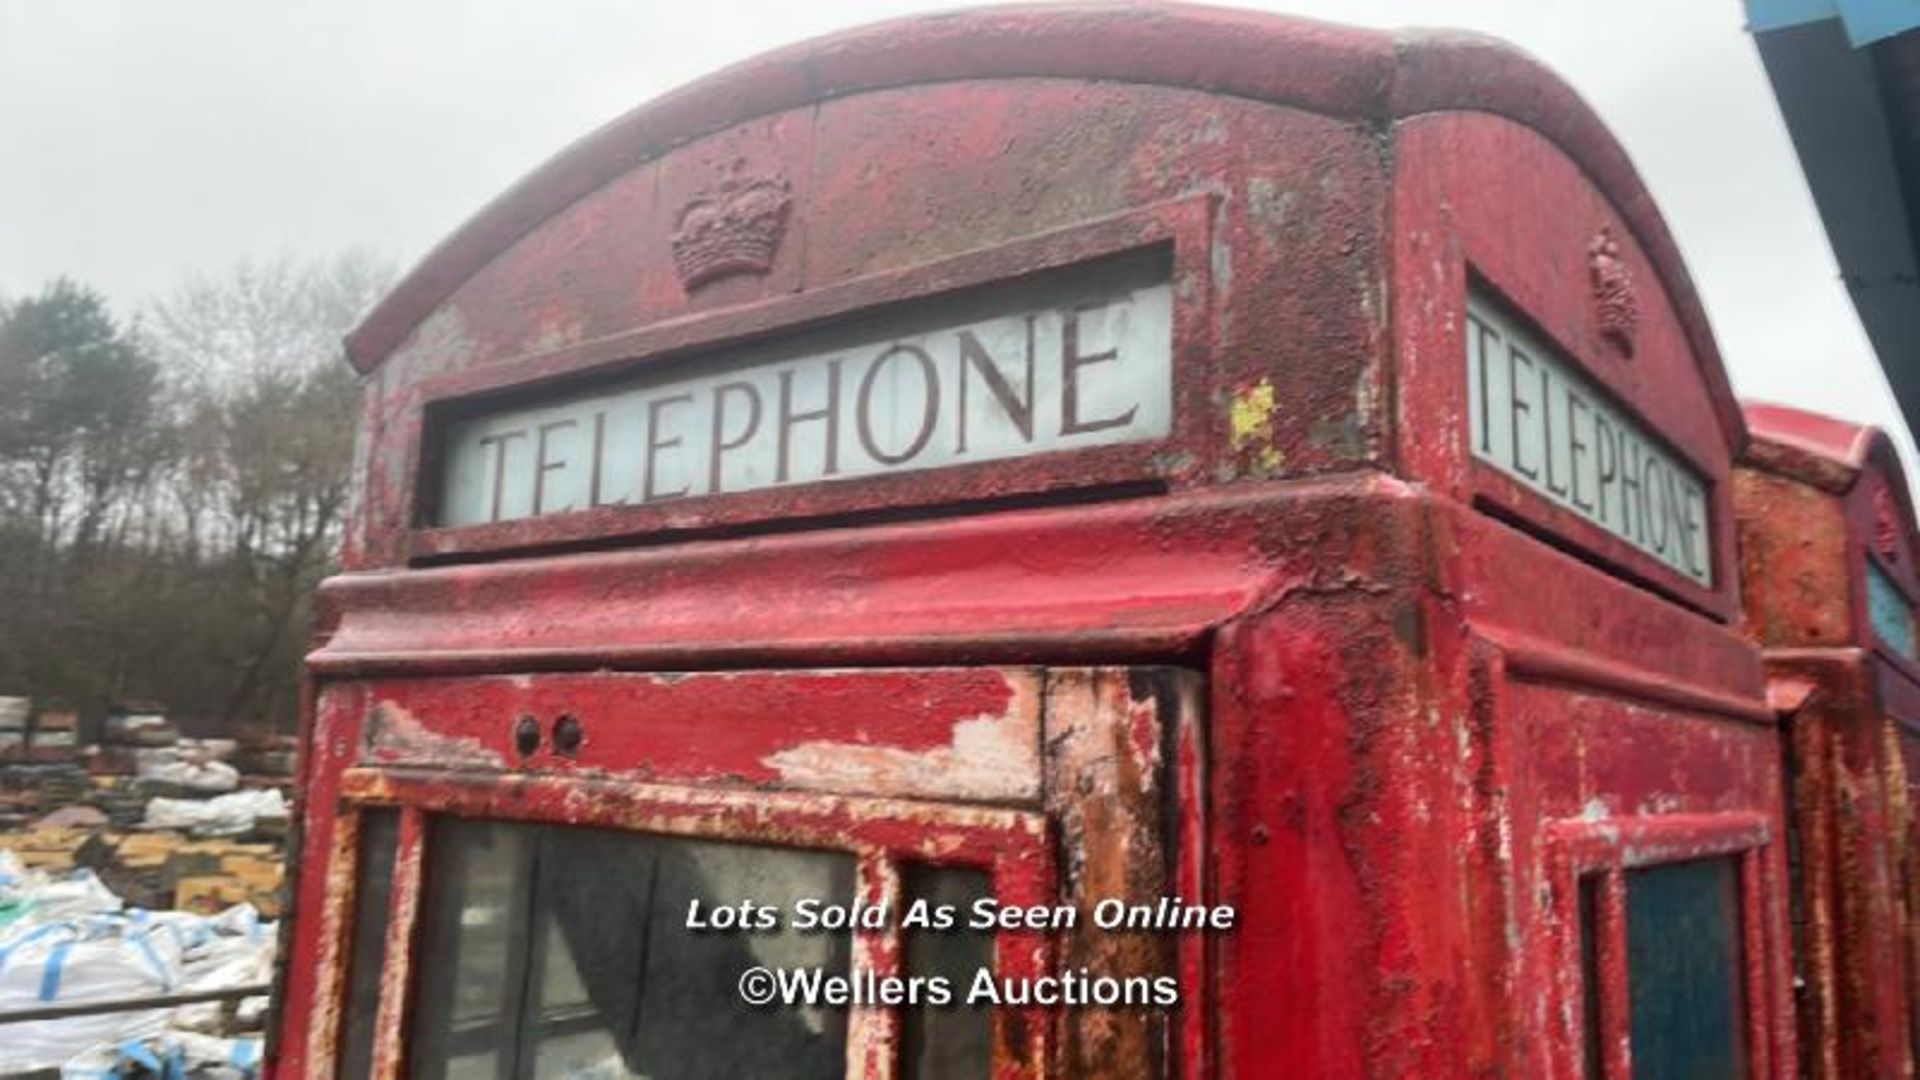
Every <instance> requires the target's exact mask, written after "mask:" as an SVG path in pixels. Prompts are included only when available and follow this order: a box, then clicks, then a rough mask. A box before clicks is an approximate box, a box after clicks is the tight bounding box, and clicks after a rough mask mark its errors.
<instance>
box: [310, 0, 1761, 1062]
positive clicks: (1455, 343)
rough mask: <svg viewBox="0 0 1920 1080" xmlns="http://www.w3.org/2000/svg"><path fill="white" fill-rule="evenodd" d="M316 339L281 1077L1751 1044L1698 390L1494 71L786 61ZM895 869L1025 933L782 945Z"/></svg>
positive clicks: (1120, 42) (1661, 295) (561, 166)
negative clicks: (328, 414)
mask: <svg viewBox="0 0 1920 1080" xmlns="http://www.w3.org/2000/svg"><path fill="white" fill-rule="evenodd" d="M349 351H350V354H351V356H352V358H353V360H354V362H355V364H356V365H357V366H358V367H359V368H360V369H361V370H362V371H363V372H364V373H365V377H366V380H367V391H366V411H365V419H364V421H363V426H362V429H361V440H360V446H361V462H360V469H361V474H360V478H359V479H360V488H359V491H358V501H357V510H356V512H355V515H354V518H353V524H352V528H351V535H350V536H349V541H348V546H347V555H346V564H347V565H346V568H345V571H344V572H343V573H342V574H341V575H340V576H339V577H337V578H335V579H334V580H332V581H330V582H329V583H328V584H327V585H326V586H325V588H324V589H323V592H322V604H323V618H322V623H323V625H322V630H321V635H320V636H321V641H320V642H319V645H318V648H317V649H316V651H315V652H314V653H313V654H312V657H311V660H310V669H311V673H312V688H313V694H312V708H311V712H310V722H309V727H308V730H307V732H306V734H305V747H306V756H305V758H304V764H303V766H302V782H303V791H304V801H303V810H302V822H303V837H304V840H303V843H304V849H303V850H304V852H305V856H304V859H303V864H302V868H301V876H300V883H299V888H298V896H297V907H296V909H295V914H294V916H293V922H294V929H293V932H292V948H291V949H290V957H291V959H290V967H289V977H288V979H287V982H286V993H285V995H284V1011H283V1021H282V1038H281V1039H280V1041H279V1044H278V1047H277V1050H276V1059H277V1068H278V1073H279V1075H283V1076H305V1077H313V1078H316V1080H318V1078H323V1077H326V1078H330V1077H336V1076H353V1077H358V1076H363V1075H364V1076H379V1077H393V1076H399V1075H407V1076H421V1077H442V1076H448V1077H452V1076H460V1077H466V1076H486V1077H507V1076H527V1075H533V1076H548V1075H577V1074H580V1073H576V1072H574V1071H570V1070H577V1069H581V1068H584V1067H585V1066H586V1064H588V1063H591V1064H595V1065H596V1066H598V1067H604V1068H606V1069H608V1070H610V1071H608V1072H607V1073H605V1075H623V1076H624V1075H630V1074H635V1073H638V1074H645V1075H653V1076H774V1075H779V1076H804V1077H812V1076H842V1075H846V1076H860V1077H882V1076H894V1075H906V1076H917V1077H924V1078H932V1077H942V1078H945V1077H963V1076H986V1075H993V1076H998V1077H1012V1076H1043V1075H1044V1076H1055V1077H1127V1076H1138V1077H1162V1076H1183V1077H1244V1078H1253V1077H1268V1076H1313V1077H1322V1078H1339V1077H1377V1076H1421V1077H1469V1076H1484V1075H1490V1074H1501V1075H1509V1076H1532V1077H1576V1076H1582V1075H1584V1076H1588V1077H1593V1078H1606V1080H1620V1078H1624V1077H1626V1076H1627V1075H1629V1073H1628V1070H1629V1068H1632V1069H1633V1070H1634V1071H1633V1073H1632V1075H1634V1076H1637V1077H1640V1078H1641V1080H1649V1078H1655V1080H1657V1078H1658V1077H1662V1076H1689V1077H1695V1076H1722V1075H1724V1076H1741V1077H1786V1076H1790V1075H1792V1074H1793V1072H1794V1070H1795V1065H1794V1058H1793V1054H1794V1050H1793V1040H1792V1033H1791V1022H1792V1021H1791V1014H1790V1009H1791V1003H1790V999H1789V997H1788V993H1789V988H1788V984H1787V963H1786V957H1787V940H1786V926H1787V923H1786V911H1785V906H1784V902H1783V897H1784V891H1783V888H1782V880H1783V874H1784V860H1783V857H1782V855H1783V845H1782V839H1783V835H1782V831H1781V826H1782V821H1783V818H1782V802H1781V771H1780V764H1779V747H1778V744H1777V740H1776V739H1775V738H1774V734H1773V727H1772V714H1771V713H1770V712H1769V711H1768V709H1767V707H1766V701H1765V697H1764V694H1763V689H1764V681H1763V671H1762V666H1761V659H1760V653H1759V650H1758V649H1757V647H1756V646H1754V645H1753V644H1752V643H1750V642H1749V641H1747V640H1746V639H1744V638H1743V637H1742V636H1741V635H1740V634H1739V633H1737V632H1736V628H1735V627H1734V626H1732V625H1731V624H1732V623H1734V622H1735V621H1736V620H1737V619H1738V617H1739V614H1740V594H1739V588H1738V578H1737V567H1736V566H1735V560H1734V556H1733V552H1734V531H1733V529H1734V526H1733V517H1732V512H1731V506H1730V502H1729V498H1728V486H1729V476H1730V467H1731V462H1732V461H1733V459H1734V457H1735V455H1736V454H1737V453H1738V451H1739V449H1740V446H1741V443H1742V439H1743V437H1744V435H1743V432H1744V428H1743V426H1742V421H1741V417H1740V414H1739V411H1738V409H1737V407H1736V406H1735V404H1734V402H1733V399H1732V398H1731V396H1730V395H1729V393H1728V391H1727V387H1726V381H1725V377H1724V374H1723V372H1722V370H1721V367H1720V363H1719V359H1718V356H1717V354H1716V352H1715V349H1714V345H1713V340H1712V337H1711V335H1710V333H1709V331H1708V328H1707V324H1706V321H1705V318H1704V316H1703V314H1702V312H1701V310H1700V306H1699V303H1698V301H1697V298H1696V297H1695V295H1694V292H1693V289H1692V287H1691V285H1690V283H1689V281H1688V278H1687V275H1686V271H1685V269H1684V267H1683V266H1682V264H1681V262H1680V259H1679V255H1678V253H1677V251H1676V250H1675V248H1674V245H1673V242H1672V240H1671V238H1670V237H1669V235H1668V234H1667V232H1666V229H1665V227H1664V226H1663V224H1662V223H1661V220H1660V218H1659V216H1658V214H1657V212H1656V211H1655V210H1654V209H1653V206H1652V203H1651V200H1650V199H1649V197H1648V194H1647V192H1646V190H1645V189H1644V187H1643V186H1642V185H1641V184H1640V182H1639V180H1638V179H1637V178H1636V176H1635V175H1634V173H1633V171H1632V169H1631V167H1630V166H1629V164H1628V162H1627V160H1626V158H1625V155H1624V154H1623V153H1622V152H1621V150H1620V148H1619V147H1618V146H1617V144H1615V143H1614V141H1613V140H1612V139H1611V138H1610V137H1609V135H1608V134H1607V132H1606V131H1605V129H1604V128H1603V127H1602V126H1601V125H1600V123H1599V122H1598V120H1597V119H1595V118H1594V116H1593V115H1592V113H1591V112H1589V111H1588V110H1587V109H1586V108H1585V107H1584V106H1583V105H1582V104H1581V103H1580V102H1579V101H1578V99H1577V98H1576V97H1575V96H1574V95H1573V93H1572V92H1571V91H1570V90H1568V89H1567V88H1566V87H1565V86H1564V85H1563V84H1562V83H1560V82H1558V81H1557V80H1556V79H1554V78H1553V77H1552V76H1551V75H1549V74H1548V73H1547V72H1545V71H1544V70H1542V69H1541V68H1539V67H1538V66H1536V65H1535V64H1533V63H1532V62H1531V61H1529V60H1527V59H1525V58H1523V57H1520V56H1518V55H1516V54H1515V53H1513V52H1511V51H1509V50H1507V49H1505V48H1503V47H1501V46H1498V45H1495V44H1490V43H1487V42H1485V41H1482V40H1480V39H1476V38H1466V37H1456V36H1444V35H1443V36H1425V35H1414V36H1399V37H1396V36H1391V35H1386V34H1379V33H1370V32H1359V31H1348V30H1343V29H1339V28H1335V27H1329V26H1324V25H1321V24H1316V23H1306V22H1295V21H1289V20H1284V19H1277V18H1272V17H1268V16H1264V15H1256V14H1250V13H1241V12H1231V11H1219V10H1212V9H1204V8H1184V7H1169V8H1155V7H1147V8H1141V7H1124V8H1107V7H1073V6H1066V7H1048V8H1038V9H1030V10H1029V9H1018V8H1015V9H999V10H990V11H982V12H972V13H966V14H960V15H948V16H941V17H936V18H927V19H918V20H909V21H905V22H899V23H891V24H886V25H883V26H880V27H876V28H871V29H865V30H859V31H854V32H851V33H847V34H841V35H837V36H835V37H831V38H827V39H824V40H822V41H817V42H812V43H808V44H805V45H801V46H798V47H795V48H793V49H789V50H785V51H781V52H776V53H773V54H770V55H768V56H765V57H762V58H759V59H756V60H753V61H750V62H747V63H745V64H743V65H740V66H738V67H735V68H732V69H729V70H727V71H723V72H721V73H719V74H716V75H714V76H711V77H709V78H707V79H704V80H702V81H700V82H698V83H695V84H694V85H692V86H690V87H688V88H686V89H684V90H682V91H678V92H676V93H673V94H670V95H668V96H667V97H665V98H662V99H660V100H658V101H655V102H653V103H651V104H649V105H646V106H644V107H642V108H641V109H639V110H638V111H636V112H634V113H631V114H629V115H627V116H626V117H623V118H621V119H620V120H617V121H615V122H614V123H612V124H611V125H609V126H607V127H606V128H603V129H602V130H600V131H599V132H596V133H595V134H593V135H591V136H589V137H587V138H586V139H585V140H583V141H582V142H579V143H577V144H575V145H574V146H572V147H570V148H569V149H568V150H566V151H565V152H564V153H562V154H561V155H560V156H559V157H558V158H556V159H555V160H554V161H552V162H550V163H549V164H548V165H546V166H544V167H542V168H541V169H540V170H539V171H537V172H536V173H534V174H533V175H532V176H531V177H529V178H528V179H527V180H526V181H524V182H522V183H521V184H520V185H519V186H518V187H516V188H514V189H513V190H512V191H510V192H508V193H507V194H506V195H504V196H502V197H501V198H500V199H499V200H498V201H496V202H495V203H494V204H492V205H491V206H489V207H488V208H487V209H486V210H484V211H483V212H482V213H481V214H480V215H479V216H478V217H477V218H476V219H475V220H474V221H472V222H471V223H469V224H468V225H467V226H466V227H464V228H463V229H462V230H460V231H459V232H458V233H456V234H455V235H454V236H453V237H451V238H450V239H449V240H447V241H446V242H445V243H444V244H443V245H442V246H441V247H440V248H439V249H437V250H436V251H435V252H434V253H433V254H432V255H431V256H429V257H428V259H427V260H426V262H425V263H423V264H422V266H421V267H420V268H418V269H417V270H416V271H414V273H413V274H412V275H411V276H410V277H409V278H408V279H407V280H406V281H405V282H403V283H402V284H401V285H400V286H399V287H398V289H397V290H396V291H395V292H394V293H393V294H392V295H391V296H390V297H388V298H387V300H386V301H385V302H383V303H382V304H381V305H380V306H379V307H378V308H377V309H376V310H375V311H374V312H373V313H372V314H371V315H370V316H369V317H368V318H367V320H366V322H365V323H364V324H363V325H362V326H361V327H360V329H358V330H357V331H356V332H355V333H354V334H353V335H352V336H351V338H350V339H349ZM943 899H944V900H946V901H952V902H956V903H957V902H961V901H964V902H965V907H966V908H967V909H968V910H972V909H973V908H975V907H977V906H979V905H983V904H984V905H985V906H986V907H987V908H989V909H991V910H1000V911H1006V910H1008V909H1009V908H1013V907H1023V906H1028V905H1031V906H1037V907H1039V908H1040V909H1041V914H1040V915H1035V916H1032V917H1030V918H1015V919H1014V921H1012V922H995V923H994V924H993V925H992V926H990V927H988V928H985V929H982V930H979V931H976V932H973V933H951V932H949V933H940V932H935V931H932V930H929V929H926V928H915V927H907V926H903V925H901V922H900V920H898V919H892V920H889V919H882V920H880V921H879V923H878V924H874V923H873V922H871V921H861V918H860V917H859V916H857V915H852V914H850V915H848V916H846V919H847V920H849V921H850V922H851V925H844V924H843V925H841V926H840V927H839V928H837V929H830V930H829V931H827V932H814V933H810V934H809V933H795V932H793V931H794V929H795V928H794V926H793V924H792V923H791V921H790V917H791V916H793V915H795V914H796V913H797V912H798V911H799V910H800V908H801V907H802V906H803V905H805V904H807V903H808V902H814V903H815V904H816V906H817V904H818V903H819V902H823V901H824V902H830V903H832V904H837V905H841V906H843V907H847V908H849V909H851V908H852V907H853V906H855V902H856V901H858V902H859V905H858V906H860V907H862V908H864V909H871V908H874V907H877V906H879V905H881V904H883V903H887V904H889V905H890V910H892V911H895V912H899V911H901V910H903V909H904V908H906V907H907V906H909V905H910V904H911V903H912V902H913V901H916V900H943ZM749 901H751V904H749V903H747V902H749ZM995 904H998V905H1000V907H999V908H997V909H996V908H995ZM766 908H772V909H775V910H776V916H775V920H774V921H775V927H774V928H773V929H768V930H765V931H761V930H758V929H757V928H758V927H759V925H760V924H759V923H758V922H757V921H756V920H758V919H760V918H761V915H759V914H756V911H761V910H763V909H766ZM722 909H725V910H726V911H727V912H728V914H726V915H724V916H719V917H720V918H722V919H724V920H729V921H730V924H729V925H728V926H725V927H721V928H719V929H700V930H694V929H691V928H690V925H689V924H691V923H695V922H699V923H701V924H702V925H703V926H706V927H716V926H719V924H717V923H713V922H710V921H704V920H703V918H701V917H700V916H699V913H703V912H704V913H706V915H708V916H711V915H713V914H714V913H716V912H718V911H720V910H722ZM1221 910H1230V912H1231V915H1230V922H1231V925H1230V927H1222V926H1220V925H1218V924H1217V923H1216V924H1208V925H1198V924H1197V923H1196V921H1195V920H1204V919H1207V918H1211V917H1212V916H1213V915H1214V914H1216V913H1218V912H1219V911H1221ZM1103 911H1104V912H1106V913H1107V915H1108V916H1112V915H1113V913H1114V912H1115V911H1119V912H1123V913H1128V914H1126V915H1125V917H1124V918H1123V919H1122V920H1121V925H1120V926H1119V927H1118V928H1115V927H1113V926H1110V925H1109V926H1102V925H1098V924H1099V923H1100V920H1101V917H1102V916H1101V913H1102V912H1103ZM1195 911H1198V912H1199V913H1200V914H1199V915H1194V914H1193V913H1194V912H1195ZM1061 912H1064V913H1065V917H1059V913H1061ZM1048 913H1052V914H1051V915H1050V914H1048ZM783 919H785V920H787V921H783ZM1128 919H1132V920H1135V921H1127V920H1128ZM742 924H747V925H748V929H746V930H742V929H740V927H741V925H742ZM1067 924H1072V925H1067ZM1170 925H1171V926H1172V927H1173V928H1171V929H1169V926H1170ZM762 968H764V969H767V970H768V971H769V972H791V971H802V972H808V971H811V972H829V973H835V974H846V973H852V974H853V975H856V976H860V977H863V978H864V977H868V976H873V977H897V978H900V979H909V978H921V977H924V978H928V979H931V978H934V977H938V976H942V975H947V974H951V975H953V976H954V978H955V979H956V980H957V981H959V982H963V983H964V982H965V981H966V977H967V976H968V974H969V973H971V974H972V975H973V976H978V975H979V974H980V973H982V972H985V973H986V974H987V975H988V976H989V980H990V982H991V981H992V980H994V979H998V980H1003V981H1004V982H1006V983H1007V984H1009V985H1011V986H1013V987H1014V988H1015V991H1016V992H1012V993H1009V994H1007V995H1006V996H1005V999H1004V1000H999V999H995V1000H994V1001H993V1002H991V1003H990V1004H989V1005H987V1006H980V1007H975V1008H960V1009H955V1008H942V1007H939V1005H938V1003H937V1002H932V1003H930V1002H927V1001H901V1000H890V1001H876V1000H872V999H868V1000H862V1001H860V1002H859V1003H857V1004H856V1005H854V1006H853V1007H850V1008H837V1007H829V1008H818V1007H811V1006H808V1007H794V1006H779V1007H773V1008H763V1009H752V1008H746V1007H744V1006H743V1004H742V1002H741V1000H740V997H741V996H742V995H746V994H749V993H750V992H751V991H754V990H755V989H756V988H755V987H752V986H749V985H748V984H747V980H748V978H749V975H750V973H752V972H754V971H756V970H757V969H762ZM753 977H754V978H757V977H758V976H753ZM736 980H739V981H738V983H737V984H736ZM1048 980H1052V981H1051V982H1049V981H1048ZM1075 980H1079V982H1080V983H1081V984H1082V985H1083V986H1084V985H1092V984H1095V983H1097V984H1098V985H1099V986H1101V987H1104V988H1105V992H1107V993H1108V994H1113V993H1120V994H1123V995H1126V996H1125V997H1124V1000H1108V999H1106V998H1101V997H1099V991H1096V992H1095V996H1094V999H1093V1000H1092V1001H1091V1002H1090V1003H1089V1001H1088V1000H1087V999H1086V998H1085V997H1082V998H1080V999H1079V1000H1067V999H1068V998H1071V997H1073V994H1072V993H1071V992H1070V991H1069V989H1068V987H1069V984H1072V983H1073V982H1074V981H1075ZM1102 980H1104V981H1102ZM1036 987H1039V988H1040V989H1035V988H1036ZM1116 988H1117V989H1116ZM1169 998H1172V999H1177V1000H1173V1001H1171V1002H1169V1001H1168V1000H1167V999H1169ZM1142 999H1145V1000H1142ZM594 1075H601V1074H594Z"/></svg>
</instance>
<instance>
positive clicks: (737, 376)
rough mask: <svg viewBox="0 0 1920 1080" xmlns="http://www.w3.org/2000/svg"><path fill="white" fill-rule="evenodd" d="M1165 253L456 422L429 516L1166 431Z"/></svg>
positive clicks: (454, 516)
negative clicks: (434, 512) (434, 511)
mask: <svg viewBox="0 0 1920 1080" xmlns="http://www.w3.org/2000/svg"><path fill="white" fill-rule="evenodd" d="M1168 278H1169V274H1168V270H1167V266H1166V262H1165V260H1164V259H1153V260H1146V259H1133V260H1127V261H1122V262H1114V263H1108V264H1101V265H1092V266H1085V267H1078V268H1075V269H1072V270H1069V271H1062V272H1060V273H1058V274H1056V275H1054V276H1051V277H1046V278H1041V279H1038V280H1036V281H1034V282H1031V283H1021V284H1018V285H1004V286H995V287H991V288H988V289H983V290H979V291H976V292H974V293H970V294H966V295H962V296H959V297H953V298H948V299H945V300H942V301H939V302H927V303H921V304H916V305H912V306H911V307H909V308H906V309H903V310H899V311H895V312H891V313H887V314H882V315H877V316H870V317H866V318H858V317H856V318H855V319H854V320H851V321H849V322H848V323H846V324H843V325H842V326H840V327H838V328H836V329H832V330H826V331H814V332H809V333H805V334H801V335H795V336H792V337H788V338H785V339H782V340H778V341H775V342H772V343H770V344H762V345H758V346H753V347H749V348H743V349H737V350H730V351H728V352H726V353H725V354H723V355H713V356H709V357H707V358H705V359H702V360H699V361H696V362H693V363H691V364H682V365H679V366H678V367H676V368H674V369H673V370H671V371H668V372H663V373H661V374H659V375H654V376H650V377H647V378H643V379H636V380H632V381H629V382H624V383H619V384H615V385H612V386H610V387H608V388H607V389H604V390H601V391H598V392H594V393H591V394H586V395H579V396H573V397H569V398H567V399H565V400H559V401H551V402H547V403H542V404H538V405H533V406H520V407H509V408H503V409H500V410H497V411H491V412H487V413H484V414H481V415H479V416H474V417H469V418H466V419H461V420H458V421H455V422H452V423H450V424H448V425H447V426H446V429H445V432H444V434H443V436H442V438H443V440H444V441H443V444H442V445H443V454H442V461H443V462H444V470H443V473H442V476H441V489H440V492H441V495H440V500H439V510H438V514H437V515H436V518H437V523H438V524H440V525H472V524H477V523H484V522H493V521H509V520H513V519H516V518H526V517H533V516H536V515H541V514H558V513H564V512H567V511H572V510H584V509H588V508H591V507H599V506H620V505H639V504H645V503H652V502H660V501H663V500H668V499H678V498H689V497H695V496H707V495H722V494H734V493H738V492H744V491H754V490H759V489H765V488H774V487H782V486H788V485H793V484H807V483H814V482H818V481H831V480H847V479H853V478H856V477H864V476H875V475H878V474H882V473H896V472H900V473H904V472H913V471H920V470H928V469H938V468H942V467H947V466H954V465H964V464H968V463H971V462H978V461H996V460H1005V459H1008V458H1018V457H1025V456H1028V455H1033V454H1042V453H1048V452H1052V451H1060V450H1077V449H1084V448H1088V447H1095V446H1107V445H1112V444H1116V443H1129V442H1139V441H1145V440H1152V439H1159V438H1163V437H1165V436H1166V435H1167V434H1168V432H1169V431H1171V429H1172V426H1173V290H1172V287H1171V285H1170V284H1169V281H1168Z"/></svg>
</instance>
